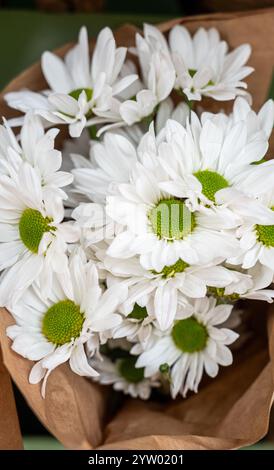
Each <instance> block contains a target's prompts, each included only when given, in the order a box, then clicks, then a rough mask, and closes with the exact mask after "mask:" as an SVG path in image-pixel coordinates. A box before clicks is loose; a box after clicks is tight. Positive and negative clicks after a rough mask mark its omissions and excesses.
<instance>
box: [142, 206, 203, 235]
mask: <svg viewBox="0 0 274 470" xmlns="http://www.w3.org/2000/svg"><path fill="white" fill-rule="evenodd" d="M148 218H149V220H150V223H151V227H152V230H153V232H154V233H155V234H156V235H157V236H158V237H159V238H162V239H166V240H181V239H182V238H185V237H186V236H187V235H189V234H190V233H191V232H192V231H193V230H194V228H195V225H196V222H195V215H194V214H193V213H192V212H190V210H189V209H188V208H187V207H186V205H185V203H184V201H183V200H181V199H175V198H172V199H162V200H161V201H160V202H159V203H158V204H157V206H155V207H153V208H152V209H151V211H150V212H149V214H148Z"/></svg>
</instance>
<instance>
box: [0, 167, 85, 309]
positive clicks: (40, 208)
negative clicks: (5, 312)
mask: <svg viewBox="0 0 274 470" xmlns="http://www.w3.org/2000/svg"><path fill="white" fill-rule="evenodd" d="M63 218H64V207H63V203H62V200H61V199H60V198H56V197H51V198H48V199H44V195H43V191H42V186H41V179H40V176H38V174H37V172H36V171H35V169H34V168H32V166H31V165H30V164H29V163H27V162H24V163H22V164H21V167H20V168H19V169H18V174H17V175H14V177H13V178H10V177H8V176H6V175H4V176H2V177H1V178H0V226H1V230H0V270H3V269H6V268H9V269H7V270H6V271H5V272H4V273H3V274H2V276H1V283H0V304H1V305H2V306H10V304H11V303H13V302H15V301H16V299H18V297H19V296H20V295H21V294H22V293H23V291H24V289H26V288H27V287H28V286H29V285H30V284H32V283H33V282H34V280H38V279H40V281H41V289H42V290H43V292H44V293H45V292H46V290H47V289H48V288H50V284H51V280H52V279H51V278H52V273H53V272H63V271H64V270H66V267H67V256H66V250H67V243H70V242H71V243H73V242H76V241H77V240H78V238H79V232H78V227H77V226H76V225H75V223H72V222H62V221H63Z"/></svg>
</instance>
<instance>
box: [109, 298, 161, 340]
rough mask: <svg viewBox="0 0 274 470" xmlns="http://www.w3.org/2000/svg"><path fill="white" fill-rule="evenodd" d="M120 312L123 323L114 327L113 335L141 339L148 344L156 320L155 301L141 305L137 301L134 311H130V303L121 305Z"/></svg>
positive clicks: (128, 338) (114, 336)
mask: <svg viewBox="0 0 274 470" xmlns="http://www.w3.org/2000/svg"><path fill="white" fill-rule="evenodd" d="M118 312H119V313H120V314H121V317H122V321H121V323H120V324H119V325H118V326H116V327H115V328H113V330H112V337H113V338H114V339H116V338H126V339H127V340H128V341H130V342H135V341H139V342H140V343H142V344H146V343H147V341H148V340H149V338H150V335H151V333H152V331H153V324H154V322H156V321H157V320H156V315H155V312H154V303H153V301H152V299H150V301H149V302H148V303H147V305H146V306H145V307H144V306H141V305H139V304H138V302H136V303H135V304H134V307H133V309H132V311H128V303H127V301H125V303H124V305H123V304H122V305H120V306H119V308H118Z"/></svg>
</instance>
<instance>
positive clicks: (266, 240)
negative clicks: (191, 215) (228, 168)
mask: <svg viewBox="0 0 274 470" xmlns="http://www.w3.org/2000/svg"><path fill="white" fill-rule="evenodd" d="M266 163H271V162H266ZM263 165H265V164H261V165H257V168H258V169H259V168H260V167H261V166H263ZM269 174H270V176H271V178H272V186H273V178H274V172H273V170H272V168H271V167H270V168H269ZM265 189H266V192H265V193H264V194H261V195H258V196H260V197H259V200H260V202H257V205H258V208H259V209H260V211H259V210H258V211H255V210H254V204H252V202H253V201H252V199H251V198H246V200H243V198H242V196H241V195H238V197H236V196H234V198H233V197H231V195H230V193H229V191H226V192H221V193H220V195H219V198H220V199H221V200H222V201H226V202H227V205H228V206H229V207H231V208H232V209H233V210H234V211H235V212H238V213H241V215H242V217H243V218H244V223H243V225H242V226H241V227H239V229H238V236H239V237H240V244H241V247H242V250H241V251H242V253H241V254H239V256H237V257H235V258H234V257H233V258H231V259H230V260H229V262H230V263H232V264H241V265H242V267H243V268H244V269H249V268H252V267H253V266H255V265H256V263H258V262H259V263H261V264H262V265H264V266H267V267H268V268H269V269H271V270H272V273H273V274H274V191H273V189H272V190H270V191H267V183H266V185H265ZM251 191H253V188H252V189H251ZM261 191H263V181H262V183H261ZM259 204H260V206H259Z"/></svg>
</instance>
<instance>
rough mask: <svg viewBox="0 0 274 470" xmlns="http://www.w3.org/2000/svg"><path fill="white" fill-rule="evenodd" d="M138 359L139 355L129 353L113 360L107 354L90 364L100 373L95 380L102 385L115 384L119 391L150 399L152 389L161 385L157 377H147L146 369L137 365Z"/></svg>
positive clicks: (114, 386) (115, 388)
mask: <svg viewBox="0 0 274 470" xmlns="http://www.w3.org/2000/svg"><path fill="white" fill-rule="evenodd" d="M136 361H137V357H136V356H132V355H130V354H128V353H127V354H125V355H124V357H121V358H118V359H116V360H113V361H112V360H111V359H109V358H108V357H107V356H105V355H102V356H101V358H100V359H99V358H94V359H92V360H91V361H90V364H91V366H92V368H94V369H95V370H96V371H98V373H99V375H98V376H96V377H94V378H93V380H95V381H96V382H99V383H101V384H102V385H113V388H114V390H116V391H117V392H123V393H125V394H126V395H130V396H131V397H133V398H141V399H142V400H148V398H149V397H150V394H151V389H152V388H155V387H159V385H160V382H159V381H158V380H157V379H156V378H148V379H147V378H145V377H144V369H141V368H136V367H135V364H136Z"/></svg>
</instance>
